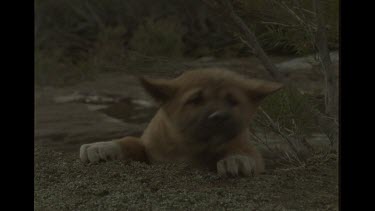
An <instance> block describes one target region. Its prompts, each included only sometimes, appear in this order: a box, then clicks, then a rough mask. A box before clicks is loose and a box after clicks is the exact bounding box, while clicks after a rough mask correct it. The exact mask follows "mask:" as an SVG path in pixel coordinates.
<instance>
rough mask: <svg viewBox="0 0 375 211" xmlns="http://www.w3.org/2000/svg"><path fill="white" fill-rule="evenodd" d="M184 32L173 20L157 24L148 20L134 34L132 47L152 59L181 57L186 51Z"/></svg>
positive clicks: (161, 21) (160, 21) (131, 41)
mask: <svg viewBox="0 0 375 211" xmlns="http://www.w3.org/2000/svg"><path fill="white" fill-rule="evenodd" d="M182 35H183V30H182V27H181V26H180V25H179V23H177V22H175V21H173V20H172V19H167V20H159V21H157V22H154V21H152V20H151V19H148V20H147V21H146V22H145V24H143V25H141V26H140V27H139V28H138V29H137V30H136V31H135V32H134V34H133V38H132V39H131V40H130V47H131V49H133V50H134V51H136V52H138V53H140V54H142V55H145V56H150V57H160V56H162V57H181V56H182V54H183V50H184V43H183V41H182Z"/></svg>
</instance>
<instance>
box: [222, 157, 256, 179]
mask: <svg viewBox="0 0 375 211" xmlns="http://www.w3.org/2000/svg"><path fill="white" fill-rule="evenodd" d="M255 165H256V163H255V160H254V159H253V158H251V157H249V156H244V155H232V156H228V157H226V158H224V159H222V160H220V161H219V162H217V164H216V166H217V173H218V174H219V175H230V176H238V175H240V174H242V175H244V176H252V175H254V173H255Z"/></svg>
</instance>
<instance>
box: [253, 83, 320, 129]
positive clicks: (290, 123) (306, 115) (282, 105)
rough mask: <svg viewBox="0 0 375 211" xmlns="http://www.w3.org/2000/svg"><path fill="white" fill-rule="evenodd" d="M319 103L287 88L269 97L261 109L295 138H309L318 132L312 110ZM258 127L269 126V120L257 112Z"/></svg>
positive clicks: (291, 88) (294, 89) (293, 89)
mask: <svg viewBox="0 0 375 211" xmlns="http://www.w3.org/2000/svg"><path fill="white" fill-rule="evenodd" d="M318 103H319V102H318V101H317V100H316V99H314V98H312V97H311V96H309V95H305V94H301V93H300V92H299V91H298V90H297V89H296V88H293V87H287V88H285V89H283V90H280V91H279V92H277V93H275V94H273V95H271V96H269V97H268V98H266V99H265V100H264V102H263V103H262V105H261V107H262V109H263V110H264V111H265V112H266V113H267V114H268V115H269V116H270V117H271V119H272V120H273V121H274V122H275V123H277V124H278V126H279V127H280V128H283V129H285V128H286V129H287V130H286V131H288V133H291V134H293V135H294V136H300V135H303V136H308V135H310V134H311V133H312V132H316V131H317V128H318V127H317V125H316V121H317V117H316V116H315V114H316V113H314V112H313V110H312V109H315V108H317V105H318ZM255 119H256V121H255V122H258V123H259V122H260V123H262V124H258V125H257V126H264V125H267V124H268V123H267V122H268V119H267V117H266V116H265V115H264V114H263V113H262V112H257V115H256V117H255Z"/></svg>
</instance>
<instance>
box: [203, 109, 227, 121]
mask: <svg viewBox="0 0 375 211" xmlns="http://www.w3.org/2000/svg"><path fill="white" fill-rule="evenodd" d="M207 119H208V120H209V121H212V122H223V121H227V120H229V119H230V113H229V112H227V111H215V112H213V113H212V114H210V115H209V116H208V117H207Z"/></svg>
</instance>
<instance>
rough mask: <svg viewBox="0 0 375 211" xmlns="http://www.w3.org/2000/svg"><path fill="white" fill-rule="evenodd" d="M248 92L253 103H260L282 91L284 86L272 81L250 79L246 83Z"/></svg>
mask: <svg viewBox="0 0 375 211" xmlns="http://www.w3.org/2000/svg"><path fill="white" fill-rule="evenodd" d="M246 84H247V85H246V88H245V89H246V92H247V94H248V96H249V97H250V98H251V100H253V101H257V102H260V101H261V100H263V99H264V98H265V97H267V96H268V95H270V94H272V93H274V92H276V91H278V90H280V89H282V88H283V87H284V85H283V84H281V83H278V82H272V81H263V80H258V79H249V80H247V83H246Z"/></svg>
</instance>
